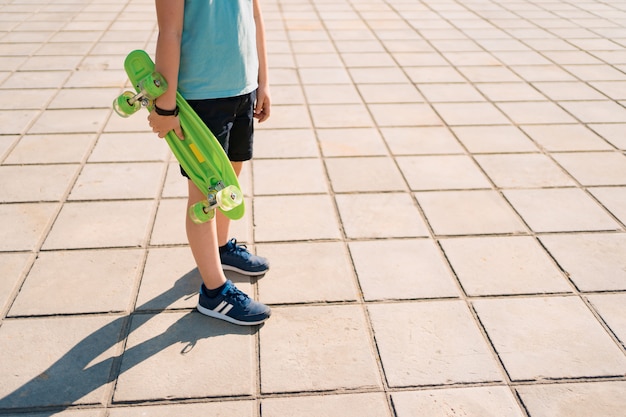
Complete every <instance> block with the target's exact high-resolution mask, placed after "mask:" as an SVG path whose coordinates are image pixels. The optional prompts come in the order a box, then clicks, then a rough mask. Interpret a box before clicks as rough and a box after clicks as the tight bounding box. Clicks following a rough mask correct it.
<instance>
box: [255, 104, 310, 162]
mask: <svg viewBox="0 0 626 417" xmlns="http://www.w3.org/2000/svg"><path fill="white" fill-rule="evenodd" d="M272 117H273V115H272ZM318 155H319V150H318V149H317V143H316V141H315V135H314V131H313V129H284V130H283V129H257V130H256V131H255V132H254V161H253V162H252V164H254V163H255V162H256V161H257V160H259V159H263V158H307V157H316V156H318Z"/></svg>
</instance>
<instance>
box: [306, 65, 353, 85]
mask: <svg viewBox="0 0 626 417" xmlns="http://www.w3.org/2000/svg"><path fill="white" fill-rule="evenodd" d="M298 73H299V74H300V77H301V79H302V84H303V85H306V84H309V85H311V84H348V83H350V77H349V75H348V72H347V71H346V70H345V69H344V68H300V69H299V70H298ZM296 84H297V83H296Z"/></svg>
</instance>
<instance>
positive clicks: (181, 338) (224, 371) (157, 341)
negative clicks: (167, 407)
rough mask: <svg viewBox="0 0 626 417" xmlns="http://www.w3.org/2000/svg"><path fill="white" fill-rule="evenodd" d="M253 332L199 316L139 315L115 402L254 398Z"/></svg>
mask: <svg viewBox="0 0 626 417" xmlns="http://www.w3.org/2000/svg"><path fill="white" fill-rule="evenodd" d="M250 332H251V329H249V328H245V327H241V326H234V325H232V324H228V323H226V322H223V321H219V320H215V319H211V318H209V317H206V316H203V315H202V314H200V313H196V312H190V313H183V312H180V313H178V312H177V313H161V314H157V315H152V314H138V315H134V316H133V319H132V323H131V327H130V334H129V336H128V342H127V344H126V348H125V351H124V356H123V359H122V365H121V369H120V375H119V377H118V380H117V385H116V387H115V393H114V395H113V400H114V401H116V402H117V401H140V400H144V401H145V400H155V399H160V398H194V397H195V398H198V397H216V396H236V395H251V394H252V393H253V392H254V385H255V384H254V379H255V369H256V367H255V366H254V364H253V353H254V343H253V342H254V338H253V337H252V335H251V333H250ZM201 369H210V370H211V372H198V370H201ZM163 375H167V378H163ZM145 381H152V382H151V383H150V384H146V383H145Z"/></svg>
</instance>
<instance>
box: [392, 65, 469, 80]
mask: <svg viewBox="0 0 626 417" xmlns="http://www.w3.org/2000/svg"><path fill="white" fill-rule="evenodd" d="M404 70H405V71H406V73H407V75H408V76H409V78H410V79H411V81H412V82H414V83H415V84H422V83H463V82H466V79H465V78H464V77H463V76H462V75H461V74H460V73H459V72H458V71H457V70H456V69H455V68H454V67H452V66H444V65H437V66H435V65H432V66H420V65H416V66H407V67H404Z"/></svg>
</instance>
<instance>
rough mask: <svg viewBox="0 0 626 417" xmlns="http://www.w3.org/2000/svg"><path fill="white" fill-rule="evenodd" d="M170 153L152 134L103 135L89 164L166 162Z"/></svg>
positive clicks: (160, 140) (163, 143)
mask: <svg viewBox="0 0 626 417" xmlns="http://www.w3.org/2000/svg"><path fill="white" fill-rule="evenodd" d="M170 155H171V151H170V150H169V147H168V146H167V142H165V140H162V139H159V138H158V137H157V136H156V135H155V134H154V133H152V132H146V133H103V134H101V135H100V137H99V138H98V142H97V143H96V146H95V147H94V148H93V151H92V152H91V155H89V162H139V161H166V160H168V159H169V157H170Z"/></svg>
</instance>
